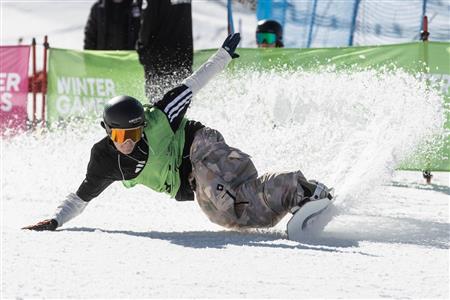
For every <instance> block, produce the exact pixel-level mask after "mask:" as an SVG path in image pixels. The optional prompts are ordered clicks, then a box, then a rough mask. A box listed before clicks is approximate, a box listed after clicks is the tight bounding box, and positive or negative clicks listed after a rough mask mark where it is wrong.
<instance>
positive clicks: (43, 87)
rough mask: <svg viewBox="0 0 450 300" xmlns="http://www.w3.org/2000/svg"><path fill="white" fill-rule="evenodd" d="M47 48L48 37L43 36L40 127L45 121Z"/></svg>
mask: <svg viewBox="0 0 450 300" xmlns="http://www.w3.org/2000/svg"><path fill="white" fill-rule="evenodd" d="M48 48H49V44H48V37H47V36H45V37H44V65H43V74H42V75H43V82H42V91H41V92H42V127H45V126H46V121H45V108H46V103H45V101H46V96H47V50H48Z"/></svg>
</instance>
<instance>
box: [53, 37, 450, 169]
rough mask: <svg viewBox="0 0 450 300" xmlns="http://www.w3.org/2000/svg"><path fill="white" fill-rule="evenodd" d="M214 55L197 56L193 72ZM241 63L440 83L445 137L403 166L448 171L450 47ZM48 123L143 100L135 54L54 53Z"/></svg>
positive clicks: (266, 54)
mask: <svg viewBox="0 0 450 300" xmlns="http://www.w3.org/2000/svg"><path fill="white" fill-rule="evenodd" d="M215 51H216V50H212V49H211V50H202V51H198V52H196V53H195V56H194V69H195V68H197V67H198V66H200V64H202V63H203V62H205V61H206V60H207V59H208V58H209V57H210V56H211V54H212V53H213V52H215ZM238 53H239V54H240V55H241V57H240V58H239V59H235V60H233V61H232V63H231V64H230V66H229V67H228V69H227V70H228V71H231V72H233V71H234V70H239V69H242V68H244V69H246V68H250V67H251V68H254V69H259V70H261V71H262V72H263V71H264V70H268V69H273V68H277V67H281V68H284V69H285V68H298V67H301V68H303V69H304V70H314V68H317V67H318V66H326V65H333V66H335V67H336V68H337V69H346V68H349V67H355V66H357V67H359V68H380V67H385V66H387V67H389V66H391V65H395V66H396V67H401V68H403V69H404V70H406V71H409V72H411V73H422V74H425V78H427V79H428V80H429V81H430V82H439V83H440V84H439V87H440V88H441V89H442V92H443V94H444V95H446V98H445V100H444V101H445V106H446V123H445V130H446V135H445V136H444V137H439V138H440V139H444V140H443V141H442V142H441V143H440V144H441V145H442V146H441V147H440V148H439V149H438V150H435V151H433V153H432V154H426V155H424V154H420V155H418V156H414V157H413V158H411V159H410V160H408V161H407V162H405V163H404V164H402V165H401V166H400V168H401V169H407V170H423V169H427V170H433V171H450V160H449V156H450V139H449V132H450V43H438V42H426V43H423V42H417V43H407V44H398V45H383V46H367V47H349V48H315V49H292V48H290V49H287V48H286V49H282V48H277V49H242V48H240V49H238ZM47 93H48V103H47V111H48V121H49V122H54V121H57V120H64V119H67V118H69V117H93V116H100V115H101V112H102V109H103V105H104V102H105V101H106V100H108V99H109V98H111V97H112V96H115V95H119V94H127V95H131V96H133V97H136V98H137V99H141V100H142V101H145V96H144V94H145V93H144V74H143V69H142V67H141V66H140V64H139V62H138V58H137V55H136V53H135V52H133V51H74V50H65V49H50V54H49V72H48V91H47Z"/></svg>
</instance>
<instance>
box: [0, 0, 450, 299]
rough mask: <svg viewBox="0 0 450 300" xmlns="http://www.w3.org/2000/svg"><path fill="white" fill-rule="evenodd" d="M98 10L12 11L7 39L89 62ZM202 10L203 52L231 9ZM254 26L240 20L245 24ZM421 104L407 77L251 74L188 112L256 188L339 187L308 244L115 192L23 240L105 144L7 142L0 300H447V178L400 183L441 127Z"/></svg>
mask: <svg viewBox="0 0 450 300" xmlns="http://www.w3.org/2000/svg"><path fill="white" fill-rule="evenodd" d="M91 3H92V1H89V2H71V1H70V2H69V1H65V2H62V1H60V2H55V1H52V2H51V3H50V2H39V3H38V2H37V1H33V2H7V3H3V2H2V41H12V40H14V39H15V38H16V37H17V36H24V37H27V38H29V37H31V36H39V35H41V34H44V33H48V34H50V35H51V36H52V38H51V41H52V43H54V45H55V46H58V47H66V48H81V40H82V28H83V25H84V22H85V18H86V17H87V11H88V9H89V7H90V5H91ZM194 4H195V5H194V24H195V25H194V26H197V25H198V24H199V22H200V20H204V25H202V26H201V27H198V26H197V27H194V32H196V33H195V35H196V36H204V37H208V36H209V38H205V39H204V40H203V41H198V42H197V44H200V43H204V44H203V46H202V48H211V47H217V46H218V45H219V44H220V43H221V41H222V39H223V35H224V34H222V33H219V34H218V32H221V30H223V31H224V30H225V23H223V24H222V23H220V24H218V23H215V22H216V21H217V19H218V16H220V15H222V16H225V7H224V5H223V2H220V1H194ZM41 7H47V8H46V9H45V10H40V8H41ZM53 9H54V10H53ZM64 12H67V13H68V14H69V15H70V16H71V17H70V18H69V17H68V15H67V14H66V15H64V14H63V13H64ZM44 16H47V17H46V18H43V17H44ZM235 18H236V16H235ZM251 18H253V16H251V15H250V14H249V13H248V12H247V13H245V12H243V13H242V19H243V20H244V21H243V24H245V23H246V21H245V20H251ZM22 20H26V21H27V22H28V24H32V25H33V26H32V27H31V28H32V29H30V28H29V27H24V25H22V24H23V23H22ZM16 22H17V23H16ZM46 26H48V27H46ZM250 27H253V25H252V26H250ZM48 28H50V29H52V30H53V31H52V32H50V31H49V30H50V29H48ZM64 30H65V31H64ZM248 30H249V32H252V30H253V29H251V30H250V29H248ZM5 32H8V33H7V34H5ZM64 32H65V33H64ZM211 32H213V33H211ZM6 37H7V38H6ZM252 37H253V36H252V35H249V37H248V39H247V40H250V38H252ZM245 39H246V38H245V36H244V41H245ZM197 40H198V39H197V38H196V41H197ZM74 41H76V42H74ZM424 90H425V89H423V86H422V83H420V82H418V81H417V80H416V79H415V78H414V77H412V76H410V75H407V74H404V73H403V72H401V71H397V72H386V73H384V74H382V76H379V75H378V76H375V74H373V73H372V72H370V71H367V72H354V73H347V74H343V73H335V72H333V71H332V70H322V71H320V70H317V72H315V73H308V72H301V71H297V72H287V71H286V72H279V73H262V74H261V73H252V72H247V73H245V72H244V73H241V74H233V75H230V74H228V75H226V74H222V75H221V76H219V77H218V78H216V79H214V80H213V81H212V82H211V83H210V84H209V85H208V86H207V87H206V88H205V89H204V90H202V91H201V92H200V93H199V95H198V96H197V97H196V99H194V101H193V104H192V107H191V109H190V111H189V113H188V117H190V118H192V119H196V120H200V121H202V122H203V123H204V124H206V125H208V126H210V127H213V128H216V129H219V130H220V131H221V132H222V133H223V134H224V136H225V138H226V139H227V141H228V142H229V143H230V144H231V145H233V146H237V147H239V148H241V149H242V150H244V151H246V152H248V153H249V154H251V155H252V156H253V159H254V161H255V164H256V166H257V167H258V169H259V170H260V173H261V174H262V173H264V172H267V171H280V170H295V169H301V170H302V171H303V172H304V174H305V175H306V176H307V177H308V178H317V179H320V180H322V181H323V182H325V183H327V184H329V185H333V186H334V187H335V188H336V192H337V194H338V197H337V200H336V202H335V207H334V208H333V209H332V210H330V211H329V215H330V216H331V215H332V216H334V217H333V218H332V219H331V221H330V222H329V223H328V225H327V226H326V227H325V230H324V232H322V233H321V234H319V235H317V236H314V237H312V238H311V239H310V240H308V241H304V242H294V241H289V240H287V239H286V234H285V225H286V223H287V218H286V219H284V220H282V222H281V223H280V224H278V225H277V226H276V227H275V228H272V229H264V230H249V231H245V232H237V231H230V230H226V229H223V228H221V227H219V226H217V225H214V224H212V223H210V222H209V221H208V219H207V218H206V216H204V215H203V213H202V212H201V210H200V208H199V207H198V205H197V204H196V203H195V202H181V203H180V202H176V201H174V200H170V199H168V198H167V197H166V196H164V195H161V194H157V193H154V192H152V191H150V190H148V189H146V188H143V187H136V188H133V189H130V190H127V189H125V188H123V187H122V186H121V184H120V183H115V184H113V185H112V186H111V187H109V188H108V189H107V190H106V191H105V192H104V193H102V194H101V195H100V196H99V197H98V198H96V199H94V200H92V202H91V203H90V204H89V205H88V207H87V208H86V210H85V211H84V212H83V214H82V215H80V216H79V217H77V218H76V219H74V220H72V221H71V222H70V223H67V224H66V225H65V226H63V227H62V228H61V229H59V230H58V231H56V232H30V231H22V230H20V228H21V227H23V226H25V225H30V224H32V223H35V222H37V221H40V220H42V219H44V218H47V217H48V216H49V215H50V214H51V213H52V212H53V211H54V209H55V208H56V206H57V204H58V203H59V201H61V200H62V199H63V198H64V197H65V196H66V195H67V194H68V193H69V192H72V191H74V190H76V189H77V188H78V186H79V184H80V183H81V181H82V180H83V178H84V177H83V176H84V174H85V171H86V164H87V162H88V160H89V153H90V148H91V146H92V144H93V143H94V142H95V141H97V140H98V139H100V138H102V137H103V135H104V132H103V131H102V128H101V127H100V126H99V125H96V124H93V125H92V124H91V125H83V126H80V125H77V124H70V125H69V126H68V128H67V129H66V130H65V131H54V132H51V133H31V134H27V135H22V136H19V137H15V138H12V139H8V140H2V149H1V150H2V151H1V164H2V166H1V181H2V182H1V218H2V221H1V235H2V236H1V297H2V298H25V297H26V298H69V297H71V298H119V297H120V298H143V297H148V298H150V297H160V298H166V297H170V298H176V297H184V298H185V297H188V298H199V297H201V298H209V297H210V298H218V297H221V298H225V297H226V298H230V297H232V298H241V297H242V298H243V297H245V298H267V297H276V298H316V297H317V298H378V297H383V298H440V299H448V298H449V297H450V292H449V285H448V283H449V260H450V258H449V248H450V236H449V235H450V221H449V195H450V186H449V185H450V184H449V181H450V178H449V173H440V172H433V174H434V178H433V181H432V184H429V185H427V184H425V183H424V180H423V179H422V177H421V174H420V173H419V172H406V171H397V172H394V171H393V169H394V167H395V166H396V165H397V164H398V162H399V161H401V160H402V159H403V158H404V157H405V156H406V155H407V154H409V153H410V152H411V149H414V148H415V147H417V145H418V144H419V143H420V142H422V141H424V140H426V139H428V138H429V136H430V135H432V134H435V133H438V132H439V128H442V122H443V116H442V111H443V108H442V100H441V99H440V97H439V95H437V94H435V93H432V92H431V93H427V92H424ZM218 95H221V96H220V97H218ZM424 119H426V120H429V122H422V121H421V120H424Z"/></svg>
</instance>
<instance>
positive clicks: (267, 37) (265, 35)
mask: <svg viewBox="0 0 450 300" xmlns="http://www.w3.org/2000/svg"><path fill="white" fill-rule="evenodd" d="M276 40H277V36H276V34H275V33H271V32H258V33H257V34H256V42H257V43H258V44H275V42H276Z"/></svg>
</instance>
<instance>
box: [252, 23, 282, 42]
mask: <svg viewBox="0 0 450 300" xmlns="http://www.w3.org/2000/svg"><path fill="white" fill-rule="evenodd" d="M263 32H264V33H275V35H276V37H277V40H276V42H275V43H276V46H277V47H284V45H283V28H282V27H281V24H280V23H278V22H277V21H275V20H260V21H259V22H258V26H256V33H263Z"/></svg>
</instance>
